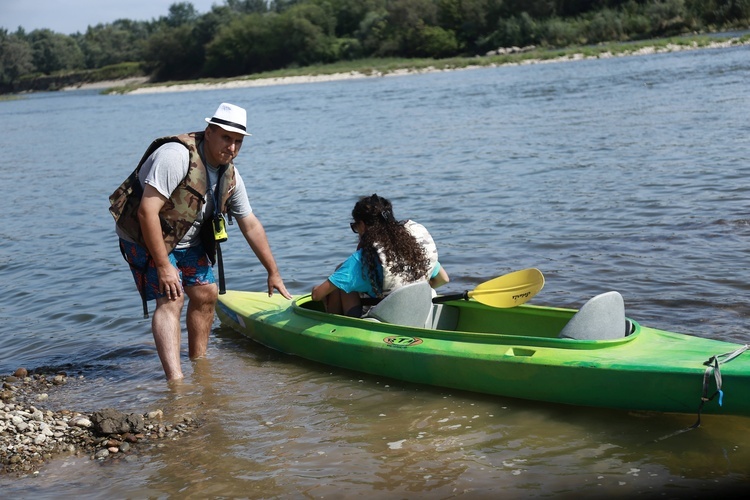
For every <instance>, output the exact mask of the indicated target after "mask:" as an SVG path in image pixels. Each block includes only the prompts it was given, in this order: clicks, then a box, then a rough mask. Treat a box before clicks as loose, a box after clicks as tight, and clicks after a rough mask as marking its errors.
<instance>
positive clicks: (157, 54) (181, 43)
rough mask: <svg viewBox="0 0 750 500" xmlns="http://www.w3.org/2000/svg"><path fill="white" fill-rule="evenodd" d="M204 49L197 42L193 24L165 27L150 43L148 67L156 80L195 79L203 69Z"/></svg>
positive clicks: (146, 67) (146, 65)
mask: <svg viewBox="0 0 750 500" xmlns="http://www.w3.org/2000/svg"><path fill="white" fill-rule="evenodd" d="M202 54H203V49H202V47H201V46H200V45H198V44H196V42H195V37H194V36H193V26H192V25H190V24H183V25H181V26H177V27H164V28H162V29H160V30H159V31H157V32H156V33H154V34H153V35H152V36H151V37H150V38H149V39H148V41H147V42H146V46H145V49H144V59H145V62H144V67H145V69H146V71H147V72H149V73H151V75H152V78H153V79H155V80H185V79H190V78H195V77H197V76H199V75H200V74H201V71H202V69H203V57H202Z"/></svg>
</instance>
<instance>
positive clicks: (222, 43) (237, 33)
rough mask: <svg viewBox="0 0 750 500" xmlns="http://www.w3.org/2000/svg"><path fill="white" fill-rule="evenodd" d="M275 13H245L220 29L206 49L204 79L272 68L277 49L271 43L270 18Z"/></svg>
mask: <svg viewBox="0 0 750 500" xmlns="http://www.w3.org/2000/svg"><path fill="white" fill-rule="evenodd" d="M277 15H278V14H271V15H261V14H246V15H243V16H238V17H235V18H234V19H232V20H231V21H230V22H229V24H227V25H225V26H223V27H222V28H221V29H219V31H218V33H217V34H216V37H214V39H213V40H212V41H211V42H210V43H209V44H208V45H207V46H206V63H205V69H204V73H205V74H206V75H207V76H215V77H218V76H237V75H243V74H250V73H256V72H259V71H267V70H271V69H275V68H276V67H277V66H276V63H275V61H276V60H277V58H278V57H279V55H278V47H276V46H274V45H273V44H272V43H271V40H272V36H271V35H272V27H271V19H272V18H273V17H275V16H277Z"/></svg>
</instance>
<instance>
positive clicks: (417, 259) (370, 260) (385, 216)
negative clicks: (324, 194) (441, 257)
mask: <svg viewBox="0 0 750 500" xmlns="http://www.w3.org/2000/svg"><path fill="white" fill-rule="evenodd" d="M352 218H353V219H354V222H360V221H361V222H364V223H365V226H366V227H367V229H366V230H365V232H364V234H362V236H361V237H360V239H359V247H360V248H361V249H362V258H363V259H362V260H363V263H364V267H365V269H366V271H367V275H368V277H369V278H370V283H371V284H372V288H373V290H375V291H376V292H377V294H378V296H382V294H383V284H382V283H380V282H379V280H378V279H377V264H378V263H379V262H380V257H379V256H378V250H380V251H382V252H383V254H384V255H385V261H386V263H387V265H388V268H389V269H390V270H391V272H392V273H393V274H396V275H398V276H400V277H401V278H403V279H404V280H405V281H418V280H420V279H422V278H424V277H425V275H426V274H427V271H428V268H429V265H430V261H429V259H428V257H427V254H426V252H425V250H424V248H423V247H422V245H420V244H419V242H417V240H416V238H414V236H412V234H411V233H410V232H409V231H408V230H407V229H406V228H405V227H404V224H403V223H401V222H399V221H397V220H396V217H395V216H394V215H393V206H392V205H391V202H390V201H388V200H387V199H385V198H383V197H381V196H378V195H377V194H373V195H372V196H365V197H363V198H360V200H359V201H358V202H357V203H356V204H355V205H354V209H352Z"/></svg>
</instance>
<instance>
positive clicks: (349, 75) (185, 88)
mask: <svg viewBox="0 0 750 500" xmlns="http://www.w3.org/2000/svg"><path fill="white" fill-rule="evenodd" d="M748 45H750V40H748V41H744V42H742V41H740V38H731V39H728V40H725V41H721V42H713V43H709V44H707V45H698V43H697V42H693V43H692V44H690V45H679V44H671V43H670V44H667V45H665V46H662V47H659V46H648V47H641V48H638V49H636V50H633V51H623V52H617V53H613V52H611V51H605V52H601V53H599V54H596V55H585V54H583V53H580V52H579V53H574V54H570V55H565V56H560V57H554V58H549V59H540V58H535V59H524V60H520V61H511V62H504V63H489V64H474V65H468V66H465V67H461V68H437V67H434V66H429V67H427V68H410V69H398V70H394V71H385V72H381V71H372V72H368V73H362V72H359V71H348V72H341V73H331V74H325V75H300V76H284V77H267V78H242V79H235V80H228V81H224V82H218V83H174V84H163V85H158V84H157V85H149V84H146V82H145V79H143V83H144V84H146V86H141V87H138V88H135V89H131V90H129V89H121V90H118V89H119V87H121V86H123V84H122V82H116V83H117V84H118V86H117V87H114V86H112V85H111V84H112V83H114V82H106V83H108V84H105V82H98V83H95V84H84V85H81V86H78V87H74V88H73V90H75V89H96V88H99V89H105V88H106V89H109V92H111V93H115V94H128V95H134V94H158V93H171V92H194V91H201V90H223V89H238V88H252V87H266V86H272V85H297V84H306V83H321V82H332V81H342V80H359V79H364V78H386V77H395V76H407V75H420V74H429V73H442V72H449V71H463V70H472V69H481V68H498V67H505V66H527V65H533V64H549V63H559V62H574V61H584V60H591V59H610V58H613V57H631V56H644V55H653V54H665V53H672V52H683V51H688V50H701V49H719V48H729V47H736V46H748ZM131 80H137V79H131ZM136 84H138V83H137V82H136ZM125 85H127V84H125ZM64 90H70V89H64Z"/></svg>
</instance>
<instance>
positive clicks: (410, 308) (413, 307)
mask: <svg viewBox="0 0 750 500" xmlns="http://www.w3.org/2000/svg"><path fill="white" fill-rule="evenodd" d="M431 311H432V288H430V284H429V283H428V282H427V281H418V282H417V283H409V284H408V285H404V286H402V287H400V288H397V289H396V290H394V291H392V292H391V293H389V294H388V296H387V297H386V298H384V299H383V300H381V301H380V302H379V303H378V304H377V305H376V306H373V307H371V308H370V310H369V311H367V313H366V314H365V315H364V316H363V318H364V319H369V320H377V321H381V322H383V323H393V324H395V325H402V326H412V327H419V328H424V325H425V321H427V316H429V315H430V312H431Z"/></svg>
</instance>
